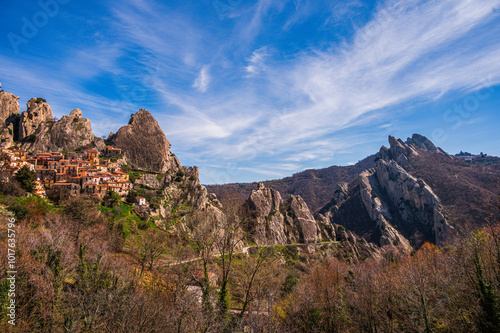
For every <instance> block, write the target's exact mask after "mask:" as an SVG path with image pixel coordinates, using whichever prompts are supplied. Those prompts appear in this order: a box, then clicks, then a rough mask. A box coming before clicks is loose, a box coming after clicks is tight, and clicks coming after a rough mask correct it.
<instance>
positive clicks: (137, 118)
mask: <svg viewBox="0 0 500 333" xmlns="http://www.w3.org/2000/svg"><path fill="white" fill-rule="evenodd" d="M109 139H110V141H111V143H112V145H113V146H116V147H118V148H121V149H122V151H123V152H124V153H125V158H126V160H127V162H128V163H129V165H131V166H133V167H135V168H138V169H142V170H148V171H152V172H159V173H165V172H167V171H169V170H177V169H178V168H179V166H180V163H179V160H178V159H177V157H176V156H175V155H174V154H172V152H171V151H170V142H169V141H168V140H167V138H166V136H165V133H163V131H162V129H161V128H160V125H158V122H157V121H156V119H154V118H153V116H152V115H151V113H149V112H148V111H146V110H144V109H141V110H140V111H139V112H137V113H136V114H133V115H132V116H131V118H130V121H129V123H128V125H126V126H123V127H122V128H120V129H119V130H118V132H117V133H116V134H113V135H112V136H111V137H110V138H109ZM174 173H175V172H174Z"/></svg>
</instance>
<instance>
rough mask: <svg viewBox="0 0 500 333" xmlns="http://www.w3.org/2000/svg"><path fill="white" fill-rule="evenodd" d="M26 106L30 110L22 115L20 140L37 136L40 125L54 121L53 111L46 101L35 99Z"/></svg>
mask: <svg viewBox="0 0 500 333" xmlns="http://www.w3.org/2000/svg"><path fill="white" fill-rule="evenodd" d="M26 106H27V107H28V110H27V111H23V113H21V118H20V120H19V135H18V140H22V139H24V138H26V137H28V136H30V135H32V134H35V132H36V130H37V129H38V127H39V126H40V125H42V124H44V123H47V122H51V121H53V120H54V119H53V117H52V109H51V108H50V105H48V104H47V102H46V101H45V100H44V99H42V98H35V97H33V98H32V99H30V100H29V101H28V103H26Z"/></svg>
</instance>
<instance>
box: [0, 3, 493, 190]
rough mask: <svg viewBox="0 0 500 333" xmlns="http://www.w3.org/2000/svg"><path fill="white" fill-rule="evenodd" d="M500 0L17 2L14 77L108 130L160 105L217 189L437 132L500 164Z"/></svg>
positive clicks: (9, 54) (63, 110) (12, 29)
mask: <svg viewBox="0 0 500 333" xmlns="http://www.w3.org/2000/svg"><path fill="white" fill-rule="evenodd" d="M499 16H500V0H449V1H445V0H441V1H419V0H408V1H357V0H351V1H349V0H348V1H333V0H332V1H322V0H319V1H303V0H295V1H286V0H279V1H278V0H276V1H274V0H259V1H241V0H202V1H159V0H157V1H145V0H120V1H113V0H110V1H105V2H103V1H95V0H87V1H77V0H42V1H29V0H25V1H12V2H6V1H3V3H2V12H1V13H0V22H1V23H0V24H1V25H2V29H1V31H2V34H1V37H0V82H1V83H2V89H4V90H7V91H10V92H13V93H15V94H16V95H18V96H20V104H21V110H25V109H26V106H25V104H26V102H27V101H28V100H29V98H31V97H43V98H45V99H46V100H47V102H48V103H49V104H50V105H51V106H52V110H53V113H54V115H55V116H57V117H61V116H62V115H65V114H69V112H70V111H71V110H72V109H73V108H76V107H78V108H80V109H81V110H82V111H83V115H84V117H86V118H89V119H90V120H91V121H92V128H93V131H94V134H96V135H99V136H101V135H107V134H108V133H109V132H110V131H116V130H117V129H118V128H119V127H120V126H123V125H125V124H126V123H127V122H128V119H129V117H130V114H132V113H135V112H137V111H138V110H139V109H140V108H143V107H144V108H146V109H147V110H149V111H150V112H151V113H152V114H153V115H154V116H155V118H156V119H157V120H158V122H159V123H160V125H161V127H162V128H163V130H164V131H165V134H166V135H167V138H168V139H169V141H170V142H171V143H172V151H173V152H174V153H175V154H176V155H177V156H178V157H179V159H180V161H181V163H182V164H184V165H197V166H198V167H199V168H200V179H201V181H202V183H205V184H212V183H226V182H246V181H257V180H266V179H276V178H281V177H285V176H288V175H291V174H293V173H295V172H298V171H302V170H304V169H308V168H322V167H327V166H330V165H347V164H352V163H355V162H357V161H358V160H361V159H363V158H364V157H366V156H367V155H369V154H372V153H375V152H376V151H378V149H379V148H380V146H381V145H387V136H388V135H389V134H391V135H394V136H396V137H400V138H403V139H406V138H407V137H408V136H411V134H413V133H421V134H423V135H425V136H427V137H428V138H430V139H431V140H433V141H434V142H435V143H436V144H437V145H439V146H441V147H442V148H443V149H445V150H446V151H448V152H450V153H456V152H458V151H460V150H464V151H470V152H472V153H479V152H480V151H483V152H485V153H489V154H493V155H500V148H499V147H500V135H499V124H500V112H499V111H500V17H499Z"/></svg>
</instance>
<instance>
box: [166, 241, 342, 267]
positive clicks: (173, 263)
mask: <svg viewBox="0 0 500 333" xmlns="http://www.w3.org/2000/svg"><path fill="white" fill-rule="evenodd" d="M332 243H337V241H330V242H320V243H309V244H282V245H252V246H246V247H244V248H243V249H241V251H238V252H234V253H233V254H246V253H248V250H249V249H251V248H255V247H274V246H297V245H313V244H332ZM220 255H221V254H220V253H219V254H215V255H214V257H220ZM197 260H201V257H197V258H192V259H185V260H181V261H176V262H171V263H167V264H163V265H159V266H163V267H165V266H176V265H182V264H186V263H188V262H193V261H197ZM160 261H166V260H160Z"/></svg>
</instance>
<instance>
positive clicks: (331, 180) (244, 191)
mask: <svg viewBox="0 0 500 333" xmlns="http://www.w3.org/2000/svg"><path fill="white" fill-rule="evenodd" d="M373 167H375V155H371V156H369V157H367V158H365V159H363V160H362V161H359V162H358V163H356V164H355V165H349V166H331V167H328V168H324V169H309V170H305V171H302V172H299V173H296V174H294V175H293V176H291V177H286V178H283V179H278V180H270V181H265V182H263V183H264V184H265V186H266V187H269V188H272V189H275V190H277V191H279V192H280V193H281V195H282V196H283V197H289V196H290V195H300V196H301V197H302V198H303V199H304V201H305V202H306V203H307V205H308V206H309V208H310V210H311V211H312V212H316V211H317V210H319V209H320V208H321V207H323V206H324V205H325V204H326V203H328V202H329V201H330V199H331V198H332V196H333V194H334V192H335V186H336V185H337V184H338V183H340V182H350V181H351V180H353V179H355V178H356V177H357V176H358V175H359V174H360V173H361V172H362V171H364V170H367V169H370V168H373ZM257 185H258V183H257V182H255V183H239V184H225V185H207V186H206V187H207V189H208V190H209V191H210V192H213V193H215V194H216V195H217V196H218V197H220V196H221V195H222V194H223V193H224V192H229V193H231V194H235V195H237V196H238V197H239V198H240V199H241V200H242V201H243V200H246V199H247V198H248V196H249V195H250V193H251V192H252V191H253V190H256V189H257Z"/></svg>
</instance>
